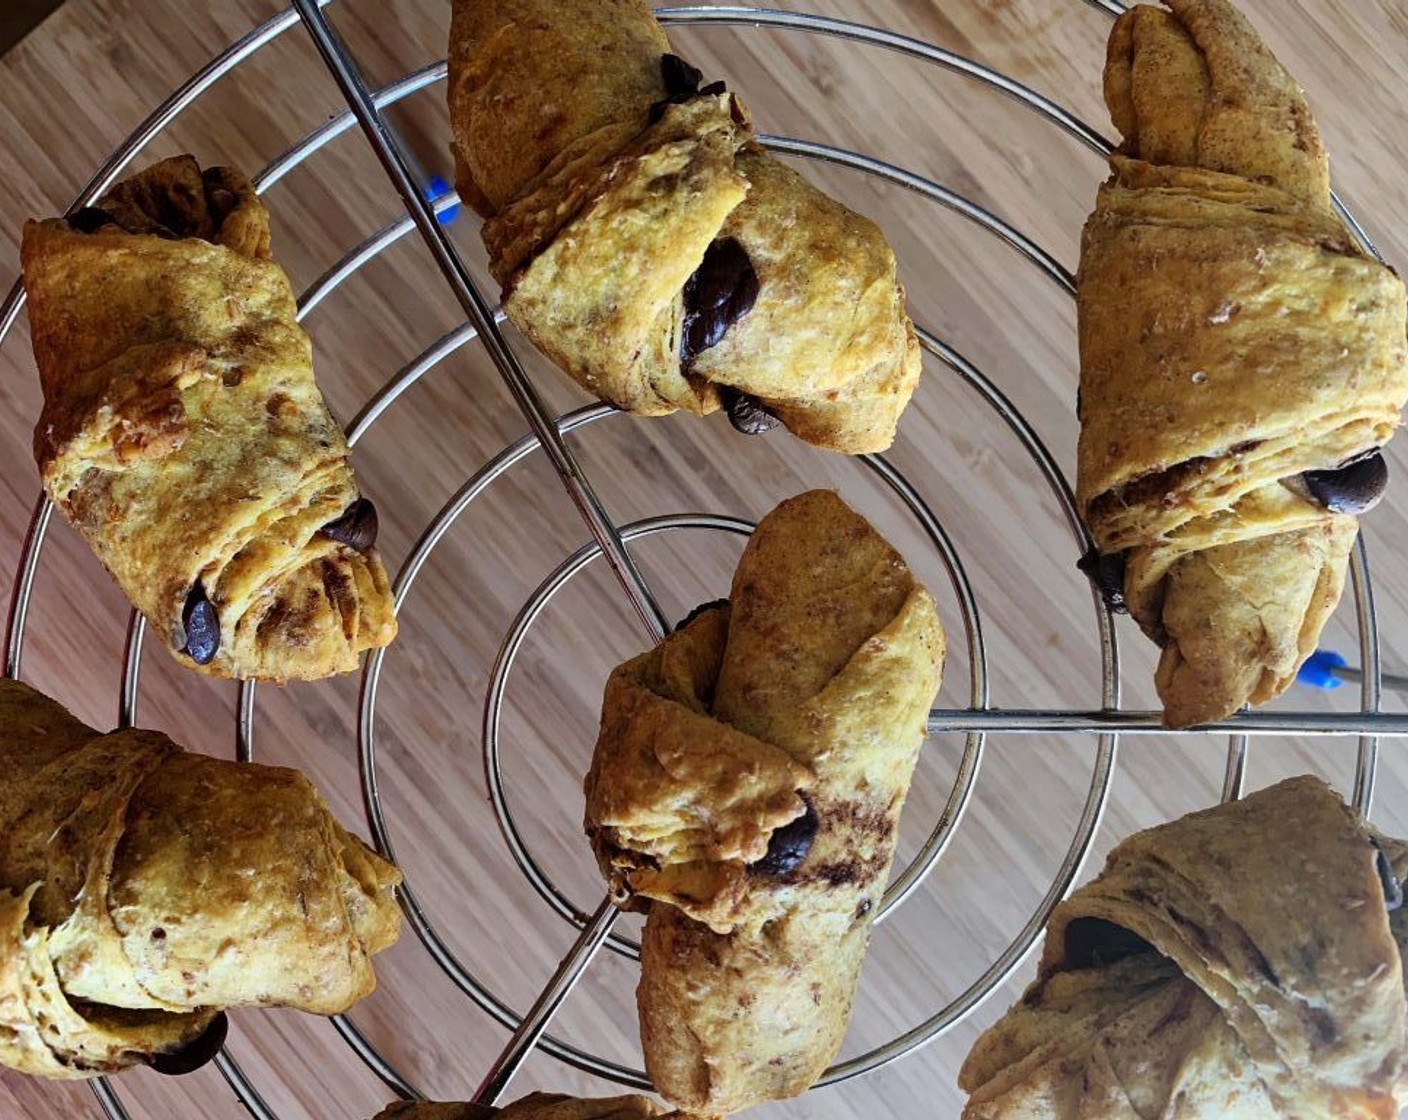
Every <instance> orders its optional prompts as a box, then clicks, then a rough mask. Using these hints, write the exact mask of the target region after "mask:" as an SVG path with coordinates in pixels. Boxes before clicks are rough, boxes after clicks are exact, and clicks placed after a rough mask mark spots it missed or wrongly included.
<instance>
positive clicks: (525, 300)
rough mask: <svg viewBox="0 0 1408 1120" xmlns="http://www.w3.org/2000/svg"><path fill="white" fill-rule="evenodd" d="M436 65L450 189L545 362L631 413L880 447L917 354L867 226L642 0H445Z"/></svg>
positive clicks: (886, 252) (887, 265)
mask: <svg viewBox="0 0 1408 1120" xmlns="http://www.w3.org/2000/svg"><path fill="white" fill-rule="evenodd" d="M449 67H450V81H449V99H450V115H451V123H452V125H453V128H454V133H455V142H454V151H455V159H456V165H457V169H458V170H457V182H458V187H459V192H460V195H461V197H462V198H464V199H465V200H466V201H467V202H468V203H469V204H470V205H471V206H473V207H474V209H475V210H476V211H477V212H478V213H479V214H480V215H481V216H483V217H484V218H486V219H487V221H486V223H485V225H484V230H483V234H484V243H485V246H486V248H487V249H488V251H489V267H490V271H491V272H492V273H493V275H494V277H495V279H496V280H498V282H499V283H500V284H501V285H502V286H503V300H504V308H505V310H506V311H507V313H508V315H509V317H510V318H511V319H512V320H513V322H514V324H515V325H517V326H518V327H519V329H520V330H522V331H523V333H524V334H525V335H527V336H528V338H530V339H531V340H532V341H533V342H534V343H535V344H536V345H537V346H538V348H539V349H541V350H542V351H543V352H544V353H545V354H546V355H547V356H548V357H549V358H551V359H552V360H553V361H554V362H555V363H556V364H557V365H559V366H561V367H562V368H563V369H564V370H566V371H567V372H568V373H569V374H571V375H572V377H573V378H575V379H576V380H577V381H578V382H579V383H580V384H581V385H582V386H583V387H584V388H586V389H587V390H588V391H589V392H592V393H594V394H595V395H596V396H598V397H600V398H601V399H602V400H606V401H609V402H610V403H612V404H614V405H616V406H617V407H618V408H622V409H626V410H628V411H631V412H635V413H639V414H641V415H657V414H662V413H668V412H673V411H675V410H677V409H686V410H689V411H691V412H695V413H699V414H704V413H708V412H712V411H714V410H715V409H717V408H718V407H719V406H720V404H721V403H723V404H726V405H727V406H728V407H729V409H730V415H731V417H732V418H733V420H734V422H735V425H736V426H738V427H740V428H741V429H743V430H755V429H757V428H759V427H765V426H767V424H769V423H770V422H772V420H781V422H782V423H783V424H785V425H786V426H787V427H788V428H789V429H790V430H791V431H792V432H793V434H795V435H797V436H798V437H800V438H801V439H804V440H806V441H807V442H809V443H812V444H815V445H816V446H819V447H824V448H827V449H830V450H833V451H840V452H844V453H848V454H856V453H860V452H868V451H880V450H883V449H884V448H886V447H888V446H889V445H890V443H891V442H892V441H893V439H894V434H895V427H896V425H897V423H898V421H899V416H900V413H901V412H902V411H903V409H904V406H905V404H906V403H907V402H908V400H909V398H910V396H911V394H912V393H913V391H914V387H915V385H916V384H917V382H918V378H919V372H920V364H921V359H920V353H919V346H918V342H917V340H916V338H915V334H914V328H913V324H911V323H910V321H909V318H908V316H907V315H906V314H905V312H904V293H903V291H902V289H901V288H900V286H899V284H898V282H897V280H896V275H895V273H896V268H895V258H894V254H893V252H891V250H890V247H889V245H888V244H887V243H886V241H885V238H884V235H883V234H882V233H881V232H880V230H879V229H878V227H876V226H875V224H874V223H873V222H870V221H868V220H867V219H865V218H862V217H861V216H859V215H858V214H855V213H854V212H852V211H850V210H848V209H847V208H846V207H844V206H842V205H841V204H840V203H838V202H836V201H835V200H834V199H831V198H829V197H827V196H826V195H825V194H823V193H822V192H821V191H818V190H817V189H816V188H815V187H813V186H811V185H810V184H809V183H808V182H807V181H806V180H805V179H803V178H802V177H801V176H800V175H798V174H796V173H795V172H793V171H791V170H789V169H788V168H786V167H784V166H783V165H782V164H780V163H778V162H777V161H775V160H773V159H772V158H771V157H770V156H768V155H766V154H765V153H764V152H763V151H762V150H761V148H760V147H759V146H758V145H757V144H756V142H755V141H754V139H753V129H752V124H751V122H750V120H749V117H748V114H747V111H746V109H744V107H743V105H742V104H741V102H740V101H739V100H738V99H737V98H736V97H735V96H734V95H733V94H731V93H729V92H727V91H726V90H725V88H724V85H723V83H722V82H715V83H712V84H709V85H705V86H703V87H702V88H701V85H700V82H701V80H702V79H701V75H700V74H699V72H698V71H697V70H695V69H694V68H693V67H691V66H689V64H688V63H686V62H684V61H683V60H682V59H680V58H678V57H677V56H675V55H673V54H671V53H670V44H669V42H668V40H667V39H666V38H665V34H664V32H663V31H662V30H661V29H660V26H659V24H658V23H656V21H655V19H654V17H653V16H652V15H651V13H650V9H649V7H648V6H647V5H646V4H645V3H644V0H607V2H600V0H565V2H564V0H457V2H456V4H455V7H454V19H453V23H452V25H451V33H450V61H449ZM770 418H771V419H770Z"/></svg>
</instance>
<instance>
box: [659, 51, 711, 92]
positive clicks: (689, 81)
mask: <svg viewBox="0 0 1408 1120" xmlns="http://www.w3.org/2000/svg"><path fill="white" fill-rule="evenodd" d="M660 77H661V78H662V79H663V80H664V82H665V93H666V94H668V95H669V96H670V97H679V96H681V95H683V96H685V97H693V96H694V95H695V94H696V93H697V92H698V91H699V83H700V82H702V81H703V80H704V74H703V72H702V71H700V69H699V68H698V67H696V66H691V65H690V64H689V63H688V62H686V61H685V60H684V59H682V58H681V57H680V56H679V55H677V54H662V55H661V56H660Z"/></svg>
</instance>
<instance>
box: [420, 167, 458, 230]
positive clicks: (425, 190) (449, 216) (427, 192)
mask: <svg viewBox="0 0 1408 1120" xmlns="http://www.w3.org/2000/svg"><path fill="white" fill-rule="evenodd" d="M421 193H422V194H423V195H424V196H425V200H426V202H428V203H430V205H432V206H434V205H435V204H436V203H437V202H439V201H440V200H441V199H442V198H444V197H445V196H446V195H449V194H454V193H455V188H454V187H452V186H450V184H449V183H447V182H445V180H444V179H442V178H441V177H440V176H439V175H432V176H431V177H430V182H429V183H427V184H426V185H425V186H424V187H422V188H421ZM436 216H437V217H438V218H439V220H440V224H441V225H442V226H447V225H449V224H450V223H451V222H453V221H454V220H455V219H456V218H458V217H459V216H460V204H459V203H458V202H456V203H454V204H453V205H451V206H447V207H445V209H443V210H441V211H440V212H439V214H437V215H436Z"/></svg>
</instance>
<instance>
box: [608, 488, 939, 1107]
mask: <svg viewBox="0 0 1408 1120" xmlns="http://www.w3.org/2000/svg"><path fill="white" fill-rule="evenodd" d="M943 655H944V637H943V631H942V629H941V628H940V625H939V620H938V615H937V612H936V611H935V607H934V602H933V599H932V598H931V597H930V596H929V593H928V592H927V591H925V590H924V588H922V587H920V586H919V585H918V584H917V583H916V582H915V580H914V578H913V576H912V575H911V573H910V571H909V569H908V568H907V567H906V566H905V563H904V561H903V559H901V557H900V556H899V554H898V553H896V552H895V550H894V549H893V548H891V547H890V546H889V544H887V543H886V542H885V540H884V539H883V538H882V537H880V535H879V534H878V533H876V532H875V530H874V529H873V528H871V526H870V525H869V524H868V523H867V522H866V521H865V520H864V519H863V518H862V517H860V516H859V515H858V514H856V513H855V512H853V511H852V510H851V509H849V508H848V507H847V506H846V505H845V504H844V503H843V502H842V501H841V500H840V499H839V498H838V497H837V496H836V495H835V494H834V493H831V492H830V491H824V490H817V491H812V492H810V493H807V494H803V495H801V496H800V497H797V498H793V499H790V500H789V501H786V502H784V503H783V504H782V505H780V506H779V507H778V508H777V509H776V510H774V511H773V512H772V513H770V514H769V515H768V516H767V517H765V518H764V519H763V520H762V521H761V522H760V523H759V524H758V528H757V530H756V531H755V533H754V535H753V538H752V540H751V541H750V542H749V545H748V547H747V549H746V550H745V551H744V554H743V557H742V559H741V560H740V562H739V566H738V570H737V572H736V573H735V575H734V580H733V589H732V594H731V597H730V600H729V605H727V606H723V607H717V608H713V609H708V610H705V611H704V612H703V613H701V614H699V615H698V616H697V617H695V618H694V619H693V620H692V621H690V622H689V623H687V624H686V625H684V626H683V627H682V628H681V629H679V630H677V631H676V633H675V634H673V635H672V636H671V637H669V638H667V639H666V640H665V642H664V643H663V644H662V645H660V646H659V647H657V648H656V649H654V650H652V651H650V652H649V653H646V654H643V655H642V656H640V657H638V658H635V659H634V660H632V661H629V662H627V663H626V664H624V665H622V666H621V667H619V668H618V669H617V670H616V671H615V672H614V673H613V674H612V677H611V680H610V682H609V683H608V685H607V690H606V697H605V701H604V703H603V708H602V723H601V734H600V736H599V738H598V740H597V746H596V752H595V755H594V757H593V760H592V767H591V771H590V773H589V774H588V775H587V780H586V794H587V813H586V819H587V832H588V834H589V836H590V837H591V839H592V842H593V846H594V847H595V849H596V852H597V855H598V859H599V861H600V863H601V865H602V868H603V870H604V871H605V872H606V874H607V875H608V877H609V879H610V880H611V881H612V882H613V884H615V885H616V886H617V887H619V888H620V889H621V891H622V893H623V895H626V896H629V897H631V898H632V899H633V900H635V901H636V902H645V901H647V900H649V901H648V905H649V914H648V917H647V919H646V926H645V935H644V939H643V941H642V947H641V981H640V986H639V988H638V990H637V1001H638V1004H639V1007H640V1017H641V1040H642V1044H643V1047H644V1050H645V1061H646V1069H647V1071H648V1072H649V1073H650V1076H651V1078H652V1080H653V1081H654V1083H655V1086H656V1088H657V1089H658V1090H659V1092H660V1093H661V1095H662V1096H664V1097H665V1099H666V1100H667V1101H669V1102H670V1103H671V1104H673V1105H675V1106H677V1107H678V1108H681V1109H683V1110H685V1111H687V1112H691V1113H696V1114H700V1115H710V1116H715V1115H722V1114H725V1113H732V1112H737V1111H740V1110H741V1109H744V1108H747V1107H749V1106H750V1105H754V1104H758V1103H760V1102H762V1101H766V1100H771V1099H778V1098H783V1097H790V1096H795V1095H796V1094H798V1093H801V1092H803V1091H804V1090H805V1089H806V1088H808V1087H809V1086H810V1085H811V1084H812V1083H813V1082H815V1081H816V1079H817V1078H818V1077H819V1076H820V1075H821V1074H822V1072H823V1071H824V1070H825V1068H826V1066H827V1065H828V1063H829V1062H830V1061H831V1060H832V1059H833V1058H834V1057H835V1055H836V1052H837V1050H838V1049H839V1047H840V1045H841V1040H842V1037H843V1036H844V1034H845V1032H846V1027H847V1024H848V1023H849V1020H850V1011H851V1004H852V1001H853V1000H854V997H855V989H856V982H857V979H858V977H859V974H860V967H861V962H862V959H863V957H864V955H865V949H866V946H867V944H868V942H869V939H870V930H871V925H872V922H873V919H874V914H875V907H876V906H877V905H878V904H879V902H880V899H881V895H882V893H883V891H884V887H885V881H886V878H887V877H888V875H889V871H890V864H891V861H892V860H893V858H894V851H895V841H896V833H897V827H898V823H899V815H900V809H901V806H902V804H903V802H904V799H905V795H906V793H907V792H908V789H909V783H910V778H911V776H912V774H913V770H914V764H915V760H916V758H917V756H918V752H919V748H920V746H921V744H922V743H923V741H924V735H925V720H926V717H927V716H928V713H929V707H930V705H931V703H932V702H933V699H934V695H935V693H936V692H937V690H938V686H939V674H940V669H941V666H942V662H943Z"/></svg>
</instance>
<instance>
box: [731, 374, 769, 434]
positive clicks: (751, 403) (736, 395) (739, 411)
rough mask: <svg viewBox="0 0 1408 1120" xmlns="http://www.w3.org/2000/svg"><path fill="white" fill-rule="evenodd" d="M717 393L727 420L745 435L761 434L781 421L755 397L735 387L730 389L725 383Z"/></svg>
mask: <svg viewBox="0 0 1408 1120" xmlns="http://www.w3.org/2000/svg"><path fill="white" fill-rule="evenodd" d="M719 395H720V396H721V397H723V400H724V408H725V409H727V410H728V422H729V423H730V424H732V425H733V426H734V429H735V430H736V431H740V432H742V433H743V434H744V435H745V436H760V435H763V434H764V433H766V432H770V431H772V430H773V429H774V428H776V427H777V426H778V424H779V423H781V421H780V420H778V418H777V417H776V416H774V415H773V414H772V413H771V412H769V411H768V410H767V409H766V408H764V407H763V404H762V402H761V401H760V400H758V398H757V397H754V396H750V395H749V394H747V393H740V392H739V391H738V390H737V389H731V388H729V387H728V386H727V385H721V386H720V387H719Z"/></svg>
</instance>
